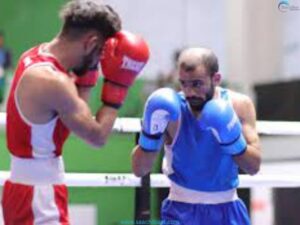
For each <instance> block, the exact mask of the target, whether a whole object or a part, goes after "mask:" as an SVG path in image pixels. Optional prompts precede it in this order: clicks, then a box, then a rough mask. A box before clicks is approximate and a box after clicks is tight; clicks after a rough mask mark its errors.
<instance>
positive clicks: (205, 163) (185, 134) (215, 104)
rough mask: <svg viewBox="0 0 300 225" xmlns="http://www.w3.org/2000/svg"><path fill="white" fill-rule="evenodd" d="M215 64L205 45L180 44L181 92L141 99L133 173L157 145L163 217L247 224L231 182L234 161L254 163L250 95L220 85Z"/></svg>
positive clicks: (149, 160)
mask: <svg viewBox="0 0 300 225" xmlns="http://www.w3.org/2000/svg"><path fill="white" fill-rule="evenodd" d="M218 67H219V66H218V59H217V57H216V56H215V54H214V53H213V52H212V51H211V50H210V49H206V48H188V49H185V50H184V51H183V52H182V53H181V55H180V57H179V59H178V72H179V81H180V84H181V89H182V92H179V93H176V92H175V91H173V90H172V89H169V88H162V89H158V90H157V91H155V92H154V93H152V94H151V95H150V97H149V98H148V100H147V102H146V104H145V109H144V116H143V123H142V132H141V135H140V139H139V144H138V145H137V146H136V147H135V148H134V150H133V153H132V168H133V172H134V173H135V174H136V175H137V176H143V175H145V174H147V173H149V172H150V171H151V168H152V165H153V163H154V161H155V159H156V156H157V155H158V152H159V150H160V149H161V146H162V145H164V149H165V156H164V163H163V168H164V173H165V174H166V175H167V176H168V177H169V179H170V182H171V186H170V191H169V196H168V198H167V199H166V200H164V202H163V206H162V209H161V220H162V222H161V223H162V224H177V225H249V224H250V219H249V215H248V212H247V209H246V207H245V205H244V203H243V202H242V201H241V200H240V199H239V198H238V196H237V192H236V188H237V187H238V184H239V180H238V168H241V169H242V170H244V171H245V172H246V173H248V174H251V175H253V174H255V173H257V172H258V170H259V167H260V162H261V150H260V144H259V137H258V134H257V131H256V127H255V122H256V113H255V107H254V105H253V102H252V101H251V100H250V98H249V97H247V96H245V95H243V94H240V93H237V92H234V91H232V90H229V89H224V88H221V87H220V86H219V84H220V81H221V75H220V73H219V72H218V69H219V68H218Z"/></svg>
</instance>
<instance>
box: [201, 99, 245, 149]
mask: <svg viewBox="0 0 300 225" xmlns="http://www.w3.org/2000/svg"><path fill="white" fill-rule="evenodd" d="M200 126H201V127H202V128H204V129H210V130H211V131H212V133H213V135H214V136H215V138H216V139H217V141H218V142H219V143H220V145H221V149H222V150H223V152H224V153H226V154H230V155H241V154H243V153H244V151H246V148H247V143H246V140H245V138H244V136H243V134H242V125H241V123H240V121H239V118H238V117H237V115H236V113H235V111H234V109H233V107H232V105H231V104H230V103H229V102H228V101H224V100H222V99H216V100H210V101H208V102H207V103H206V104H205V106H204V108H203V110H202V116H201V119H200Z"/></svg>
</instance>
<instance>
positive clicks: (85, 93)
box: [77, 86, 92, 103]
mask: <svg viewBox="0 0 300 225" xmlns="http://www.w3.org/2000/svg"><path fill="white" fill-rule="evenodd" d="M77 91H78V95H79V97H80V98H81V99H83V100H84V101H85V102H87V103H88V102H89V99H90V96H91V91H92V87H80V86H77Z"/></svg>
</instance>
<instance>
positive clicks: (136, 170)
mask: <svg viewBox="0 0 300 225" xmlns="http://www.w3.org/2000/svg"><path fill="white" fill-rule="evenodd" d="M132 172H133V174H134V175H135V176H137V177H143V176H145V175H147V174H148V173H149V171H146V170H145V169H143V168H142V167H140V166H138V165H137V164H136V163H133V164H132Z"/></svg>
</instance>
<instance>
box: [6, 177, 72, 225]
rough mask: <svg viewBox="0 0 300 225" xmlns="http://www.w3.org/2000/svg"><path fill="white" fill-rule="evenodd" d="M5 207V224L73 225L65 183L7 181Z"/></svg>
mask: <svg viewBox="0 0 300 225" xmlns="http://www.w3.org/2000/svg"><path fill="white" fill-rule="evenodd" d="M2 208H3V217H4V222H5V225H70V222H69V217H68V191H67V187H66V186H65V185H34V186H31V185H23V184H19V183H12V182H11V181H6V182H5V184H4V189H3V196H2Z"/></svg>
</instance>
